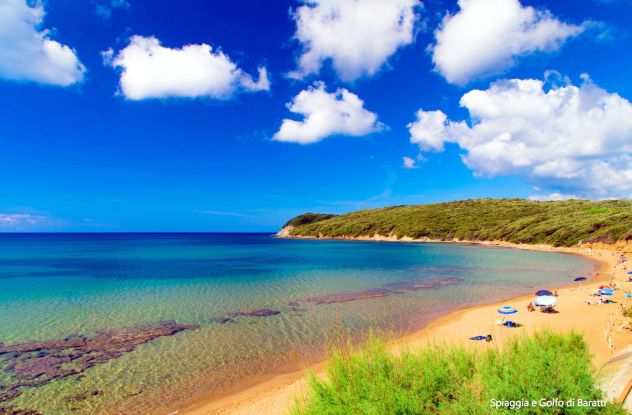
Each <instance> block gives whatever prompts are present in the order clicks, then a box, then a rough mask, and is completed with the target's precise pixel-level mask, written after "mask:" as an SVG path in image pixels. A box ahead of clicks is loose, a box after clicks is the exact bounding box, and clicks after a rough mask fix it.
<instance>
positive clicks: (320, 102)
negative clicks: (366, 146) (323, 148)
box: [273, 82, 383, 144]
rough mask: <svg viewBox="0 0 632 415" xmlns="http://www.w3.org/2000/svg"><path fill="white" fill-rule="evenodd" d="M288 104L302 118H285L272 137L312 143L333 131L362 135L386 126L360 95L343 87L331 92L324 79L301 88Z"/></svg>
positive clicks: (332, 133)
mask: <svg viewBox="0 0 632 415" xmlns="http://www.w3.org/2000/svg"><path fill="white" fill-rule="evenodd" d="M287 107H288V110H289V111H290V112H293V113H295V114H299V115H301V116H302V117H303V119H302V120H300V121H296V120H291V119H284V120H283V122H282V123H281V128H280V129H279V131H277V133H276V134H275V135H274V137H273V139H274V140H276V141H286V142H293V143H299V144H311V143H315V142H318V141H321V140H323V139H324V138H326V137H329V136H332V135H348V136H363V135H367V134H370V133H373V132H376V131H380V130H381V129H382V128H383V125H382V124H381V123H380V122H378V119H377V115H376V114H375V113H373V112H371V111H368V110H367V109H365V108H364V102H363V101H362V100H361V99H360V98H359V97H358V96H357V95H355V94H354V93H352V92H349V91H348V90H347V89H344V88H339V89H337V90H336V91H335V92H332V93H329V92H327V90H326V86H325V84H324V83H322V82H317V83H316V84H314V86H311V87H309V88H307V89H305V90H303V91H301V92H300V93H299V94H298V95H297V96H295V97H294V99H293V100H292V102H290V103H288V104H287Z"/></svg>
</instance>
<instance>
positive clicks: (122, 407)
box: [0, 234, 594, 415]
mask: <svg viewBox="0 0 632 415" xmlns="http://www.w3.org/2000/svg"><path fill="white" fill-rule="evenodd" d="M593 269H594V264H593V263H591V262H589V261H587V260H586V259H583V258H581V257H576V256H571V255H565V254H558V253H542V252H529V251H517V250H511V249H502V248H487V247H480V246H462V245H458V246H457V245H445V244H396V243H374V242H337V241H301V240H280V239H276V238H273V237H272V236H271V235H267V234H95V235H91V234H82V235H68V234H58V235H2V236H0V342H3V343H5V344H13V343H19V342H28V341H34V340H51V339H63V338H64V337H66V336H69V335H73V334H85V335H88V336H90V335H93V334H94V333H95V332H97V331H100V330H108V329H117V328H129V327H138V326H139V325H143V324H155V323H157V322H160V321H163V320H176V321H177V322H178V323H187V324H196V325H199V328H198V329H196V330H187V331H185V332H182V333H180V334H177V335H174V336H168V337H162V338H158V339H155V340H152V341H151V342H149V343H147V344H144V345H142V346H140V347H138V348H137V349H136V350H134V351H132V352H129V353H125V354H124V355H123V356H122V357H119V358H116V359H112V360H109V361H108V362H106V363H103V364H100V365H97V366H95V367H93V368H90V369H88V370H86V371H85V372H84V373H83V374H82V375H81V376H74V377H72V376H71V377H68V378H65V379H63V380H57V381H54V382H51V383H48V384H46V385H43V386H39V387H36V388H30V389H28V388H26V389H23V390H22V392H23V393H22V395H21V396H19V397H17V398H15V399H13V400H11V401H9V402H5V403H4V404H5V405H8V404H11V405H15V406H19V407H24V408H30V409H37V410H40V411H42V412H43V413H45V414H47V415H57V414H68V413H75V414H120V413H125V414H153V413H156V414H163V413H164V414H167V413H169V411H172V410H174V409H176V408H178V407H181V406H182V405H184V404H186V403H188V402H190V401H191V400H194V399H195V398H196V397H197V396H200V395H202V394H207V393H209V391H210V392H216V393H222V392H225V391H228V390H231V389H233V388H236V387H238V386H239V385H241V384H243V383H244V382H245V381H248V379H252V378H254V377H257V376H268V375H272V374H274V373H278V372H280V371H283V370H289V369H290V368H295V367H297V366H302V365H307V364H309V363H311V362H313V361H314V360H316V359H319V358H321V357H322V355H323V352H324V351H325V350H326V348H327V347H328V346H330V345H332V344H334V343H336V341H338V340H340V339H343V338H348V337H353V338H359V337H361V336H362V335H364V334H366V333H367V332H368V330H369V329H371V328H374V329H379V330H389V331H396V332H400V331H402V332H404V331H409V330H412V329H415V328H418V327H420V326H421V325H422V324H423V323H425V322H427V321H428V319H429V318H431V317H433V316H436V315H437V314H440V313H442V312H445V311H448V310H450V309H454V308H456V307H460V306H463V305H467V304H475V303H481V302H485V301H491V300H495V299H500V298H506V297H510V296H514V295H517V294H522V293H526V292H531V291H532V290H534V289H536V288H541V287H551V286H556V285H559V284H560V283H567V282H570V281H571V280H572V278H571V277H573V276H576V275H579V274H585V273H588V272H591V271H592V270H593ZM445 279H452V280H453V281H458V283H456V284H454V285H448V286H444V287H435V288H427V289H426V288H425V289H419V290H403V291H401V292H397V293H395V294H393V295H390V294H389V295H388V296H385V297H381V298H373V299H358V300H357V301H348V302H342V303H333V304H320V305H318V304H316V303H315V302H310V301H308V300H306V299H309V298H311V297H314V296H319V295H329V294H339V293H348V292H364V291H365V290H372V289H380V288H383V287H385V286H388V284H392V283H406V282H411V281H413V282H417V283H418V282H420V281H421V282H423V281H432V280H445ZM294 301H298V302H299V305H298V306H296V305H293V304H292V302H294ZM259 308H267V309H274V310H276V311H279V312H280V313H279V314H276V315H271V316H268V317H239V318H234V319H233V320H234V321H233V322H231V323H227V324H219V323H218V319H220V318H221V317H223V316H227V315H231V313H234V312H236V311H239V310H242V311H243V310H253V309H259ZM469 334H470V333H464V335H469ZM474 334H478V333H474ZM0 372H3V371H2V356H0ZM5 372H6V371H5ZM3 382H4V383H5V384H6V383H7V382H10V374H7V373H4V372H3V373H0V384H2V383H3ZM92 391H98V393H95V394H91V392H92ZM82 395H87V397H86V396H82ZM78 396H80V397H81V398H77V397H78ZM1 405H2V403H0V406H1Z"/></svg>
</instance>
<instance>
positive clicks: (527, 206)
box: [288, 199, 632, 246]
mask: <svg viewBox="0 0 632 415" xmlns="http://www.w3.org/2000/svg"><path fill="white" fill-rule="evenodd" d="M327 216H329V215H320V216H319V215H316V214H309V215H302V216H298V217H297V218H295V219H293V220H291V221H289V222H288V225H292V226H294V228H293V229H292V230H291V231H290V235H292V236H312V237H328V238H342V237H360V236H369V237H370V236H374V235H376V234H378V235H383V236H395V237H398V238H401V237H404V236H408V237H412V238H429V239H436V240H454V239H458V240H467V241H495V240H499V241H507V242H515V243H530V244H538V243H544V244H550V245H553V246H573V245H576V244H578V243H582V242H605V243H613V242H616V241H619V240H628V239H632V201H628V200H609V201H599V202H594V201H587V200H566V201H556V202H538V201H529V200H524V199H478V200H465V201H457V202H449V203H439V204H432V205H413V206H393V207H387V208H382V209H371V210H362V211H358V212H352V213H348V214H345V215H339V216H331V217H327Z"/></svg>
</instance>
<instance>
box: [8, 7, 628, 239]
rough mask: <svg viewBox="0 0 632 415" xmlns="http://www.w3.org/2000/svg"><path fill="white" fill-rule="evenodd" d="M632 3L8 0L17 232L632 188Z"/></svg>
mask: <svg viewBox="0 0 632 415" xmlns="http://www.w3.org/2000/svg"><path fill="white" fill-rule="evenodd" d="M631 31H632V2H631V1H629V0H577V1H574V2H566V1H536V0H533V1H528V0H460V1H447V0H445V1H442V0H427V1H424V2H421V1H419V0H297V1H282V0H278V1H272V2H271V1H264V0H261V1H255V0H236V1H231V2H209V1H204V0H182V1H178V2H173V1H149V0H88V1H82V2H77V1H73V0H46V1H30V0H29V1H27V0H0V146H1V147H0V148H1V150H0V180H1V181H2V183H1V186H0V231H5V232H13V231H19V232H22V231H46V232H74V231H81V232H127V231H170V232H176V231H213V232H220V231H227V232H229V231H231V232H232V231H275V230H277V229H278V228H279V227H280V226H281V225H282V224H283V223H284V222H285V221H287V220H288V219H289V218H291V217H292V216H294V215H297V214H300V213H303V212H307V211H310V212H331V213H341V212H347V211H351V210H357V209H366V208H374V207H381V206H387V205H397V204H409V203H432V202H439V201H448V200H456V199H465V198H479V197H521V198H531V199H536V200H559V199H565V198H588V199H609V198H629V197H630V196H632V77H631V76H630V75H631V74H632V53H631V52H632V33H631Z"/></svg>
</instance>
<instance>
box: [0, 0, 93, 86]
mask: <svg viewBox="0 0 632 415" xmlns="http://www.w3.org/2000/svg"><path fill="white" fill-rule="evenodd" d="M29 4H32V2H27V1H26V0H3V1H0V78H4V79H9V80H13V81H27V82H38V83H42V84H49V85H58V86H69V85H72V84H75V83H77V82H80V81H81V80H83V76H84V73H85V67H84V66H83V64H82V63H81V62H80V61H79V58H78V57H77V54H76V52H75V50H74V49H72V48H71V47H70V46H68V45H64V44H62V43H59V42H57V41H55V40H52V39H51V32H50V31H49V30H47V29H42V28H41V26H42V22H43V20H44V14H45V13H44V7H43V5H42V3H41V2H36V3H35V5H33V6H31V5H29Z"/></svg>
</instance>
